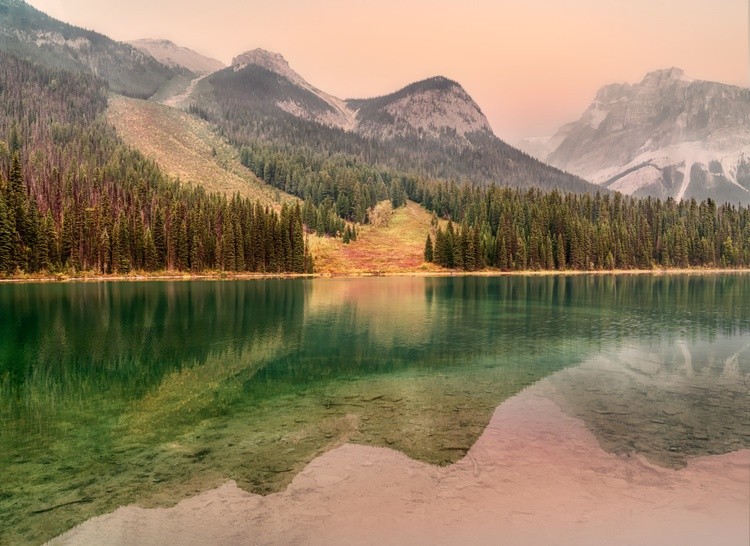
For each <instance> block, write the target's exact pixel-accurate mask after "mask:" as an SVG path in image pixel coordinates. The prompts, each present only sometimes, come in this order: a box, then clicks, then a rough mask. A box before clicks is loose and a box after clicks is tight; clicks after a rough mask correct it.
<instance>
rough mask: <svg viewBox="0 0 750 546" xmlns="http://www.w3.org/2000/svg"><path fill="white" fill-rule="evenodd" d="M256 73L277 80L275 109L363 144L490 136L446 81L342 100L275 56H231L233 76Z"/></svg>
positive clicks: (475, 109)
mask: <svg viewBox="0 0 750 546" xmlns="http://www.w3.org/2000/svg"><path fill="white" fill-rule="evenodd" d="M258 68H262V69H263V70H265V71H268V72H270V73H272V74H274V75H275V76H276V77H277V78H278V79H279V80H281V81H277V82H272V83H274V84H276V86H277V90H278V93H277V95H276V96H275V97H274V96H269V97H268V98H269V99H270V100H274V101H275V104H276V106H277V107H278V108H279V109H281V110H283V111H285V112H287V113H289V114H292V115H294V116H296V117H299V118H301V119H304V120H307V121H315V122H318V123H321V124H324V125H328V126H331V127H336V128H339V129H343V130H345V131H351V132H354V133H357V134H360V135H362V136H364V137H366V138H372V139H380V140H389V139H393V138H397V137H418V138H433V139H441V138H445V137H449V138H453V139H458V140H461V139H464V138H465V137H466V136H467V135H469V134H472V133H477V132H479V133H487V134H492V129H491V127H490V124H489V122H488V121H487V118H486V117H485V116H484V114H483V113H482V111H481V109H480V108H479V106H477V104H476V103H475V102H474V101H473V100H472V98H471V97H470V96H469V95H468V94H467V93H466V91H465V90H464V89H463V88H462V87H461V86H460V85H459V84H458V83H456V82H454V81H451V80H449V79H447V78H443V77H435V78H430V79H428V80H424V81H421V82H417V83H414V84H411V85H409V86H407V87H405V88H403V89H401V90H400V91H397V92H395V93H393V94H390V95H386V96H383V97H377V98H373V99H349V100H342V99H339V98H337V97H334V96H332V95H330V94H328V93H325V92H324V91H321V90H320V89H318V88H316V87H314V86H312V85H311V84H309V83H308V82H307V81H305V79H304V78H302V77H301V76H300V75H299V74H297V72H295V71H294V70H293V69H292V68H291V67H290V66H289V63H288V62H287V61H286V59H284V57H282V56H281V55H279V54H278V53H272V52H269V51H264V50H262V49H255V50H253V51H248V52H246V53H243V54H242V55H239V56H237V57H236V58H235V59H234V60H233V62H232V66H231V69H232V70H233V71H234V72H235V73H241V72H243V71H252V70H257V69H258ZM290 84H291V86H293V87H294V88H295V89H293V92H290V91H289V86H290ZM285 88H286V92H284V89H285Z"/></svg>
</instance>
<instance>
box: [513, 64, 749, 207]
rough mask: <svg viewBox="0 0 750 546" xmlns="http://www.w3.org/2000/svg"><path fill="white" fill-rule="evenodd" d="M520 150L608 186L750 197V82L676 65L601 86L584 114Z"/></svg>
mask: <svg viewBox="0 0 750 546" xmlns="http://www.w3.org/2000/svg"><path fill="white" fill-rule="evenodd" d="M524 147H525V149H526V150H527V151H528V152H529V153H532V154H534V155H535V156H536V157H538V158H539V159H542V160H544V161H547V162H549V163H551V164H552V165H554V166H556V167H558V168H561V169H564V170H567V171H569V172H572V173H574V174H577V175H579V176H582V177H583V178H586V179H588V180H591V181H593V182H595V183H597V184H599V185H602V186H604V187H607V188H609V189H611V190H615V191H620V192H623V193H626V194H631V195H639V196H647V195H650V196H654V197H660V198H667V197H672V198H675V199H690V198H692V197H695V198H697V199H704V198H707V197H711V198H712V199H715V200H718V201H730V202H744V203H747V202H750V89H747V88H742V87H736V86H731V85H725V84H721V83H716V82H709V81H701V80H693V79H690V78H688V77H686V76H685V74H684V72H683V71H682V70H680V69H677V68H670V69H666V70H659V71H655V72H651V73H649V74H647V75H646V77H645V78H644V79H643V80H642V81H641V82H639V83H636V84H632V85H630V84H613V85H608V86H606V87H603V88H602V89H600V90H599V92H598V93H597V95H596V98H595V99H594V101H593V102H592V103H591V105H590V106H589V108H588V109H587V110H586V111H585V112H584V113H583V115H582V116H581V118H580V119H579V120H578V121H576V122H573V123H570V124H567V125H565V126H563V127H562V128H561V129H560V130H559V131H558V132H557V133H556V134H555V135H554V136H553V137H551V138H549V139H546V140H545V139H531V140H528V141H527V142H526V143H525V146H524Z"/></svg>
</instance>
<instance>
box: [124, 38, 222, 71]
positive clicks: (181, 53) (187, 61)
mask: <svg viewBox="0 0 750 546" xmlns="http://www.w3.org/2000/svg"><path fill="white" fill-rule="evenodd" d="M128 43H129V44H130V45H132V46H133V47H134V48H136V49H138V50H139V51H141V52H143V53H145V54H147V55H150V56H151V57H153V58H154V59H156V60H157V61H159V62H160V63H162V64H164V65H166V66H172V67H181V68H185V69H187V70H189V71H190V72H192V73H193V74H196V75H198V76H205V75H206V74H211V73H213V72H216V71H217V70H221V69H222V68H224V66H225V65H224V63H222V62H221V61H217V60H216V59H212V58H210V57H206V56H205V55H201V54H200V53H198V52H196V51H193V50H192V49H188V48H186V47H181V46H178V45H177V44H175V43H174V42H170V41H169V40H152V39H142V40H134V41H132V42H128Z"/></svg>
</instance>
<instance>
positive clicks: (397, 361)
mask: <svg viewBox="0 0 750 546" xmlns="http://www.w3.org/2000/svg"><path fill="white" fill-rule="evenodd" d="M748 294H750V276H748V275H717V276H684V277H672V276H664V277H650V276H646V277H628V276H625V277H604V276H602V277H597V276H592V277H580V276H579V277H559V276H551V277H529V278H523V277H513V278H508V277H505V278H482V277H480V278H471V277H460V278H403V279H402V278H390V279H377V278H375V279H336V280H324V279H320V280H314V281H303V280H293V281H282V280H268V281H247V282H154V283H95V284H62V285H31V284H29V285H2V286H0V395H1V397H0V466H2V468H3V469H7V470H8V472H6V473H5V474H6V475H7V476H8V478H7V479H5V480H4V481H3V482H2V483H0V542H3V541H6V542H32V543H36V542H40V541H42V540H44V539H45V538H49V537H51V536H54V535H56V534H58V533H60V532H61V531H63V530H65V529H66V528H68V527H70V526H72V525H74V524H76V523H78V522H80V521H82V520H83V519H85V518H87V517H90V516H91V515H93V514H98V513H102V512H104V511H107V510H111V509H113V508H115V507H117V506H118V505H120V504H123V503H129V502H140V503H142V504H146V505H153V504H164V503H167V504H168V503H171V502H175V501H177V500H179V499H180V498H182V497H184V496H185V495H188V494H191V493H194V492H195V491H199V490H203V489H206V488H209V487H213V486H216V485H219V484H220V483H222V482H224V481H225V480H227V479H229V478H232V479H235V480H236V481H237V482H238V483H239V484H240V486H242V487H244V488H246V489H248V490H252V491H255V492H261V493H267V492H271V491H277V490H279V489H280V488H282V487H284V486H285V485H286V484H287V483H289V481H290V480H291V479H292V477H293V476H294V475H295V473H296V472H298V471H299V470H300V469H301V468H302V467H304V465H305V464H306V463H307V462H309V461H310V460H311V459H312V458H314V457H315V456H316V455H318V454H320V453H322V452H324V451H326V450H328V449H330V448H331V447H333V446H336V445H339V444H341V443H343V442H361V443H367V444H372V445H381V446H389V447H392V448H394V449H398V450H401V451H403V452H404V453H406V454H408V455H409V456H411V457H414V458H417V459H420V460H423V461H426V462H431V463H436V464H448V463H451V462H455V461H456V460H458V459H460V458H461V457H463V456H464V454H465V453H466V451H467V450H468V449H469V447H470V446H471V445H472V444H473V443H474V442H475V441H476V439H477V438H478V437H479V435H480V434H481V433H482V430H483V428H484V427H485V426H486V424H487V422H488V421H489V418H490V416H491V414H492V411H493V410H494V408H495V407H496V406H497V405H498V404H500V403H501V402H502V401H503V400H505V399H506V398H508V397H510V396H513V395H514V394H516V393H518V392H519V391H520V390H522V389H524V388H525V387H528V386H529V385H532V384H533V383H534V382H536V381H538V380H539V379H541V378H544V377H547V376H550V375H551V374H554V373H555V372H559V371H560V370H565V371H564V372H562V373H560V374H557V375H554V376H553V379H552V380H553V381H554V382H555V384H556V385H559V398H560V403H561V404H562V405H563V406H564V407H566V408H567V409H568V411H570V412H571V413H573V414H575V415H577V416H579V417H581V418H582V419H583V420H584V421H585V422H586V424H587V426H589V427H590V428H591V429H592V430H593V431H594V433H595V434H596V435H597V437H598V438H599V439H600V441H601V442H602V445H604V446H606V447H607V449H611V450H613V451H616V452H618V453H619V452H629V451H633V450H636V451H639V452H643V453H645V454H647V455H648V456H650V457H652V458H653V459H654V460H657V461H660V462H662V463H663V464H667V465H679V464H683V463H684V460H685V459H686V458H688V457H691V456H694V455H697V454H704V453H713V452H722V451H726V450H731V449H736V448H737V446H743V445H744V446H747V445H748V435H747V425H748V419H747V413H746V412H744V413H743V411H744V410H746V409H747V405H746V404H747V402H746V400H747V398H745V399H744V401H743V399H742V395H743V394H744V395H745V396H746V395H747V392H748V391H747V381H748V358H749V353H748V351H747V350H746V345H747V344H748V343H750V340H749V339H748V335H749V334H750V305H748ZM686 355H689V358H687V357H686ZM581 363H583V364H582V365H581V366H578V367H573V366H577V365H579V364H581ZM634 406H637V407H638V408H640V409H641V410H642V411H638V412H634V411H633V409H632V408H633V407H634ZM622 408H628V409H627V411H629V412H630V413H629V414H628V415H627V416H626V417H624V416H623V415H621V414H623V412H624V410H623V409H622ZM733 408H734V411H733V410H732V409H733ZM665 412H670V413H671V414H670V413H665ZM686 415H687V416H689V419H688V418H685V419H683V416H686ZM655 416H656V417H655ZM613 423H614V424H613ZM698 423H700V426H698ZM726 423H728V424H726ZM743 427H744V428H743ZM688 436H689V437H690V438H691V439H690V441H678V439H679V438H681V437H688ZM704 437H705V438H706V439H705V440H704V439H702V438H704ZM665 453H666V455H664V454H665ZM40 510H41V511H40Z"/></svg>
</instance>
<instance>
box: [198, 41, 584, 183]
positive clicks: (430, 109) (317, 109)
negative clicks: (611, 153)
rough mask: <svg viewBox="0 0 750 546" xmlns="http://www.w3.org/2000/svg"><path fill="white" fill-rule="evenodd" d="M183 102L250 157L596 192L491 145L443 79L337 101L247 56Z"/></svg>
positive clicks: (262, 58) (281, 63)
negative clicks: (278, 153) (322, 159)
mask: <svg viewBox="0 0 750 546" xmlns="http://www.w3.org/2000/svg"><path fill="white" fill-rule="evenodd" d="M190 100H191V102H192V105H193V107H192V108H191V111H192V112H193V113H194V114H196V115H199V116H201V117H203V118H204V119H207V120H209V121H212V122H213V123H215V124H216V125H217V126H218V128H219V130H220V131H221V132H222V133H223V134H224V135H226V136H227V138H229V140H230V141H232V142H233V143H235V144H237V145H238V146H247V147H248V149H249V150H251V151H252V150H253V149H255V146H256V145H257V144H258V143H261V142H262V143H272V144H273V145H276V146H279V147H281V148H284V149H291V150H296V151H299V150H308V151H314V152H316V153H319V154H323V155H327V156H330V155H334V154H344V155H347V156H350V157H352V158H355V159H357V160H358V161H361V162H363V163H367V164H369V165H377V166H380V167H384V168H389V169H395V170H398V171H400V172H409V173H414V174H417V175H420V176H425V177H429V178H442V179H450V180H457V181H465V180H467V181H470V182H472V183H475V184H489V183H497V184H501V185H507V186H512V187H522V188H529V187H541V188H547V189H552V188H557V189H563V190H569V191H577V192H584V191H595V190H596V187H595V186H593V185H592V184H590V183H588V182H585V181H584V180H582V179H580V178H577V177H575V176H572V175H569V174H566V173H563V172H562V171H559V170H557V169H554V168H551V167H549V166H547V165H544V164H543V163H541V162H539V161H537V160H535V159H533V158H531V157H529V156H527V155H526V154H524V153H523V152H520V151H519V150H516V149H515V148H512V147H511V146H509V145H507V144H506V143H504V142H502V141H501V140H500V139H498V138H497V137H495V135H494V134H493V133H492V130H491V128H490V126H489V123H487V120H486V118H485V117H484V114H482V112H481V110H480V109H479V107H478V106H477V105H476V103H475V102H474V101H473V100H472V99H471V97H469V95H468V94H467V93H466V91H465V90H464V89H463V88H462V87H461V86H460V85H459V84H457V83H456V82H453V81H451V80H448V79H447V78H441V77H438V78H431V79H429V80H425V81H423V82H417V83H416V84H412V85H410V86H407V87H406V88H404V89H402V90H400V91H398V92H396V93H394V94H392V95H388V96H385V97H379V98H376V99H364V100H348V101H343V100H341V99H338V98H336V97H333V96H332V95H330V94H328V93H325V92H323V91H321V90H319V89H317V88H316V87H314V86H312V85H311V84H309V83H308V82H306V81H305V80H304V79H303V78H302V77H301V76H300V75H299V74H297V73H296V72H294V71H293V70H292V69H291V68H290V67H289V64H288V63H287V62H286V60H284V58H283V57H281V56H280V55H278V54H275V53H270V52H267V51H263V50H254V51H251V52H248V53H245V54H243V55H240V56H238V57H237V58H236V59H235V60H234V62H233V63H232V66H231V67H229V68H226V69H224V70H221V71H219V72H217V73H215V74H212V75H210V76H208V77H207V78H205V79H203V80H201V81H200V82H199V83H198V85H197V86H196V88H195V90H194V91H193V94H192V96H191V99H190Z"/></svg>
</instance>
